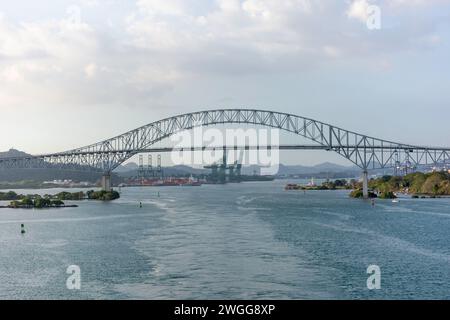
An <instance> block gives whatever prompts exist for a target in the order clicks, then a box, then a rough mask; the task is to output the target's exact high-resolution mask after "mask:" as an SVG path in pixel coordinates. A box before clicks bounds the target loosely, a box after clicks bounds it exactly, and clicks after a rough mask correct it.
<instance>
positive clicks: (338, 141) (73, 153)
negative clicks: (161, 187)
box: [0, 109, 450, 180]
mask: <svg viewBox="0 0 450 320" xmlns="http://www.w3.org/2000/svg"><path fill="white" fill-rule="evenodd" d="M220 124H245V125H257V126H264V127H269V128H276V129H280V130H284V131H287V132H290V133H292V134H294V135H298V136H300V137H303V138H306V139H308V140H310V141H312V142H313V143H314V144H313V145H311V146H301V147H300V146H299V148H298V149H323V150H328V151H334V152H336V153H338V154H339V155H341V156H343V157H344V158H346V159H348V160H349V161H351V162H352V163H354V164H355V165H357V166H358V167H360V168H361V169H362V171H363V172H364V173H365V176H367V170H370V169H382V168H392V167H394V166H398V165H399V164H401V163H406V164H410V165H411V166H419V165H437V164H439V163H445V162H446V161H448V160H449V158H450V148H440V147H426V146H416V145H410V144H404V143H399V142H393V141H388V140H383V139H379V138H374V137H370V136H367V135H364V134H360V133H356V132H353V131H350V130H346V129H342V128H339V127H337V126H334V125H331V124H327V123H324V122H321V121H317V120H314V119H310V118H306V117H302V116H298V115H294V114H288V113H282V112H275V111H266V110H250V109H221V110H207V111H199V112H192V113H186V114H181V115H177V116H173V117H169V118H166V119H162V120H159V121H155V122H152V123H150V124H148V125H145V126H142V127H140V128H137V129H134V130H132V131H129V132H126V133H124V134H121V135H118V136H116V137H114V138H111V139H107V140H104V141H101V142H98V143H94V144H91V145H88V146H85V147H82V148H77V149H73V150H69V151H65V152H59V153H54V154H45V155H38V156H32V157H24V158H3V159H0V168H34V167H41V168H42V167H52V168H55V167H57V168H61V169H65V168H67V169H73V168H75V167H76V168H78V169H79V168H86V169H93V170H97V171H102V172H103V173H104V175H105V176H106V177H107V176H108V175H109V174H110V173H111V172H112V171H113V170H114V169H115V168H117V167H118V166H119V165H120V164H121V163H123V162H124V161H126V160H128V159H129V158H131V157H132V156H134V155H136V154H138V153H141V152H146V151H149V150H150V151H151V149H150V148H151V147H152V146H153V145H154V144H155V143H157V142H159V141H161V140H163V139H165V138H168V137H170V136H171V135H173V134H176V133H178V132H181V131H183V130H189V129H193V128H195V127H198V126H213V125H220ZM275 147H276V146H275ZM279 148H280V149H283V146H280V147H279ZM286 149H290V148H289V146H286ZM292 149H295V147H292ZM203 150H204V149H203ZM366 180H367V177H366Z"/></svg>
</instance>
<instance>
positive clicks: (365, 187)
mask: <svg viewBox="0 0 450 320" xmlns="http://www.w3.org/2000/svg"><path fill="white" fill-rule="evenodd" d="M362 180H363V197H364V199H369V173H368V172H367V170H364V171H363V176H362Z"/></svg>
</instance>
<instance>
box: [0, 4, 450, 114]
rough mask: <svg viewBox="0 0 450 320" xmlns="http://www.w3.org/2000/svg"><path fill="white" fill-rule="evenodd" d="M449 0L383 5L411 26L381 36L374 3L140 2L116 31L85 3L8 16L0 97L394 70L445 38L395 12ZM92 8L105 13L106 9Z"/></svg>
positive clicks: (90, 97) (114, 92)
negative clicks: (357, 68) (27, 17)
mask: <svg viewBox="0 0 450 320" xmlns="http://www.w3.org/2000/svg"><path fill="white" fill-rule="evenodd" d="M447 2H448V1H444V0H442V1H437V0H436V1H419V0H412V1H402V0H392V1H380V2H379V4H380V5H381V6H382V9H383V14H386V15H387V16H389V17H391V18H392V17H393V18H394V19H392V20H393V21H396V22H401V24H400V23H398V26H397V25H394V27H391V28H386V29H383V30H382V31H380V32H379V33H369V32H368V30H367V28H365V26H364V24H359V23H355V21H353V20H355V19H356V20H358V21H365V20H364V19H366V18H367V16H366V11H365V8H367V6H368V4H369V3H370V2H369V1H367V0H354V1H351V2H334V1H319V0H284V1H279V0H216V1H202V0H139V1H137V2H136V5H135V6H134V7H132V10H131V11H124V12H122V13H121V17H122V20H123V21H122V23H121V24H119V23H117V24H115V25H114V27H110V28H109V29H108V32H104V30H102V28H100V27H99V26H98V25H97V24H96V23H95V22H96V21H90V22H87V21H84V20H83V17H84V16H85V14H84V13H85V12H84V11H83V12H82V13H83V15H81V14H80V15H79V18H80V19H77V10H75V9H76V7H73V8H72V7H71V8H72V9H71V10H70V14H72V16H65V17H61V18H59V19H56V18H55V19H52V20H42V21H34V22H22V21H13V20H11V19H6V18H5V17H3V18H0V39H1V41H0V80H1V81H2V83H3V85H2V86H1V87H0V97H2V104H3V105H6V103H5V101H8V103H7V105H8V106H9V107H17V106H36V105H71V106H90V105H99V104H103V105H127V106H130V105H131V106H147V105H149V104H153V103H155V102H158V101H159V99H161V98H163V97H164V96H167V95H168V94H170V93H171V92H172V91H173V90H174V88H176V87H178V86H179V85H180V84H186V83H187V84H191V83H195V80H196V79H203V80H204V81H207V80H213V79H217V78H224V77H241V76H243V75H263V76H273V75H283V74H295V73H301V72H303V71H305V70H311V69H313V68H315V67H320V66H322V65H325V64H327V63H336V62H339V61H341V62H345V63H349V64H350V63H351V62H353V61H358V62H361V61H362V62H363V63H366V64H367V65H373V63H374V61H381V62H380V63H381V64H383V65H389V66H391V65H392V63H391V62H390V59H389V58H390V57H391V56H392V55H395V54H397V53H399V52H403V51H404V50H411V51H415V50H422V49H423V48H427V47H432V46H438V45H440V44H441V42H442V41H441V36H440V34H439V32H438V31H437V30H436V24H437V23H438V22H436V19H435V17H434V16H433V15H429V14H427V15H423V16H422V18H421V21H420V23H418V22H417V21H412V20H411V19H410V16H406V18H405V16H404V13H403V12H402V10H398V9H395V10H394V9H392V8H394V7H395V8H400V7H408V8H411V10H417V11H414V12H415V13H417V14H418V12H419V11H420V10H422V9H423V8H424V7H425V6H427V7H432V6H433V5H443V4H444V5H445V4H446V3H447ZM82 5H83V6H86V7H89V8H96V10H100V11H101V10H102V5H104V3H103V2H99V1H93V0H84V1H83V2H82ZM82 8H83V9H82V10H88V9H84V7H82ZM116 10H120V8H116ZM80 13H81V12H80ZM66 14H67V13H66ZM106 17H107V15H105V16H102V18H103V19H104V20H105V21H106V20H108V19H106ZM98 20H101V19H98ZM383 21H384V20H383ZM411 24H414V25H413V26H412V25H411ZM239 79H240V78H239Z"/></svg>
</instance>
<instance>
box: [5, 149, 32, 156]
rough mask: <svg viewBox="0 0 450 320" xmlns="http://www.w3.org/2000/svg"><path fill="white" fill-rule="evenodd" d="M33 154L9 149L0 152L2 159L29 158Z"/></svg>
mask: <svg viewBox="0 0 450 320" xmlns="http://www.w3.org/2000/svg"><path fill="white" fill-rule="evenodd" d="M29 156H31V154H28V153H25V152H23V151H19V150H16V149H9V150H8V151H5V152H0V158H18V157H29Z"/></svg>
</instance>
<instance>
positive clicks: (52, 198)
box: [0, 190, 120, 209]
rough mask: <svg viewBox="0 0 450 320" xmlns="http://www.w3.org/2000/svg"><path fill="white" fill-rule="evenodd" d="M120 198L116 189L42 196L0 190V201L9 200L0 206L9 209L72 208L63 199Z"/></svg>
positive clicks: (110, 199)
mask: <svg viewBox="0 0 450 320" xmlns="http://www.w3.org/2000/svg"><path fill="white" fill-rule="evenodd" d="M119 198H120V194H119V193H118V192H117V191H103V190H102V191H94V190H90V191H88V192H86V193H84V192H82V191H80V192H72V193H71V192H67V191H63V192H60V193H57V194H55V195H49V194H46V195H44V196H41V195H38V194H29V195H23V194H17V193H15V192H14V191H8V192H0V201H10V204H9V205H8V206H0V208H3V209H4V208H9V209H44V208H73V207H78V206H77V205H66V204H65V203H64V201H82V200H98V201H113V200H116V199H119Z"/></svg>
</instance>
